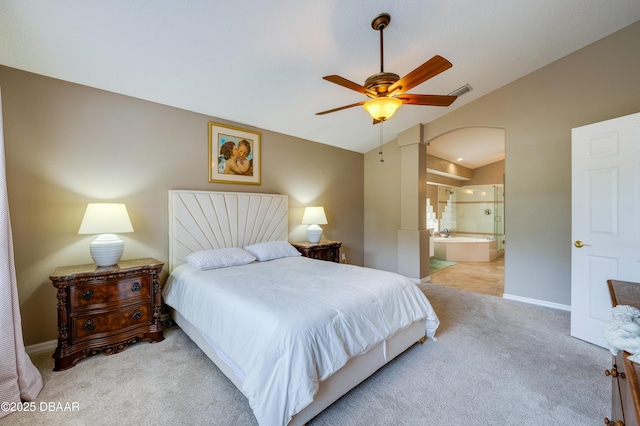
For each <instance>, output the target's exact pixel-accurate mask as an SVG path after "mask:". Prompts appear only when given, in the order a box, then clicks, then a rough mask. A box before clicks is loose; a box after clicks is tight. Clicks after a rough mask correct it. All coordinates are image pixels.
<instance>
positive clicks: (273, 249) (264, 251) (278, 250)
mask: <svg viewBox="0 0 640 426" xmlns="http://www.w3.org/2000/svg"><path fill="white" fill-rule="evenodd" d="M244 249H245V250H246V251H248V252H249V253H251V254H253V255H254V256H255V257H256V258H258V262H264V261H266V260H273V259H280V258H281V257H294V256H302V253H300V252H299V251H298V250H296V248H295V247H294V246H292V245H291V244H289V243H288V242H286V241H268V242H266V243H258V244H253V245H250V246H246V247H245V248H244Z"/></svg>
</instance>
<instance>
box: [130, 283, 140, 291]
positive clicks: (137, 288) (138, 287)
mask: <svg viewBox="0 0 640 426" xmlns="http://www.w3.org/2000/svg"><path fill="white" fill-rule="evenodd" d="M131 291H140V283H139V282H138V281H136V282H135V283H133V285H132V286H131Z"/></svg>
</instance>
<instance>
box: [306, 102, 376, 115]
mask: <svg viewBox="0 0 640 426" xmlns="http://www.w3.org/2000/svg"><path fill="white" fill-rule="evenodd" d="M365 102H366V101H360V102H358V103H355V104H351V105H345V106H341V107H338V108H334V109H330V110H327V111H322V112H316V115H324V114H329V113H331V112H336V111H342V110H343V109H347V108H353V107H354V106H358V105H364V103H365Z"/></svg>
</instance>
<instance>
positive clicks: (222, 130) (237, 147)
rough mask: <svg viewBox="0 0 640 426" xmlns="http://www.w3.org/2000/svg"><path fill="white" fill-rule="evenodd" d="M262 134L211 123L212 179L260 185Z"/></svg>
mask: <svg viewBox="0 0 640 426" xmlns="http://www.w3.org/2000/svg"><path fill="white" fill-rule="evenodd" d="M260 148H261V146H260V133H259V132H255V131H252V130H246V129H240V128H237V127H231V126H225V125H224V124H218V123H214V122H209V182H222V183H239V184H248V185H260V160H261V158H260V157H261V151H260Z"/></svg>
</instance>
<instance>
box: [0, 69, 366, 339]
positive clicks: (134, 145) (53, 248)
mask: <svg viewBox="0 0 640 426" xmlns="http://www.w3.org/2000/svg"><path fill="white" fill-rule="evenodd" d="M0 87H1V88H2V101H3V113H4V114H3V116H4V136H5V148H6V163H7V181H8V191H9V208H10V212H11V221H12V229H13V239H14V250H15V264H16V272H17V278H18V294H19V298H20V309H21V312H22V325H23V330H24V338H25V344H27V345H31V344H35V343H40V342H44V341H48V340H52V339H55V338H56V337H57V329H56V325H57V317H56V293H55V291H54V288H53V286H52V285H51V283H50V282H49V280H48V277H49V275H50V274H51V273H52V272H53V270H54V269H55V268H56V267H57V266H63V265H75V264H83V263H91V258H90V256H89V248H88V245H89V242H90V241H91V239H92V238H93V237H92V236H88V235H78V234H77V232H78V227H79V226H80V221H81V219H82V215H83V213H84V209H85V207H86V203H88V202H94V201H117V202H125V203H126V204H127V208H128V210H129V213H130V216H131V220H132V223H133V226H134V229H135V232H134V233H131V234H123V235H122V237H123V239H124V240H125V253H124V256H123V258H137V257H155V258H157V259H159V260H162V261H165V262H166V261H167V257H168V237H167V232H168V231H167V222H168V218H167V191H168V190H169V189H200V190H216V191H240V192H263V193H279V194H286V195H288V196H289V204H290V211H289V213H290V218H289V232H290V240H291V241H303V240H306V233H305V230H306V227H305V226H303V225H300V220H301V218H302V211H303V207H304V206H305V205H323V206H324V207H325V209H326V213H327V219H328V222H329V224H328V225H324V226H323V229H324V231H325V233H324V236H323V237H324V238H326V239H336V240H341V241H343V247H344V250H345V252H346V253H347V256H348V260H349V262H350V263H353V264H359V265H362V264H363V263H364V253H363V243H364V231H363V223H362V218H363V216H364V211H363V209H364V205H363V186H364V183H363V176H364V170H363V168H364V161H363V160H364V156H363V155H362V154H358V153H354V152H351V151H346V150H342V149H338V148H333V147H330V146H328V145H323V144H318V143H313V142H310V141H306V140H301V139H298V138H294V137H291V136H287V135H282V134H278V133H274V132H270V131H266V130H261V129H257V130H258V131H261V133H262V184H261V185H259V186H257V185H233V184H213V183H209V182H208V170H207V163H208V161H207V156H208V133H207V129H208V127H207V123H208V122H209V121H216V122H219V123H224V124H230V125H234V126H237V127H242V128H250V129H253V128H252V127H251V126H250V125H246V124H238V123H232V122H229V121H225V120H219V119H215V118H212V117H208V116H205V115H201V114H196V113H192V112H188V111H184V110H180V109H176V108H171V107H167V106H163V105H158V104H154V103H151V102H146V101H143V100H140V99H134V98H130V97H126V96H121V95H117V94H114V93H109V92H105V91H101V90H96V89H92V88H88V87H84V86H80V85H76V84H71V83H67V82H63V81H59V80H55V79H50V78H46V77H42V76H38V75H34V74H30V73H26V72H22V71H18V70H15V69H11V68H7V67H2V66H0Z"/></svg>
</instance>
